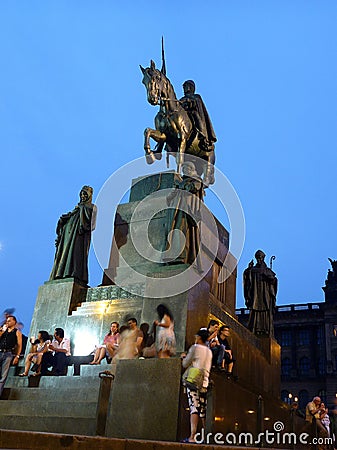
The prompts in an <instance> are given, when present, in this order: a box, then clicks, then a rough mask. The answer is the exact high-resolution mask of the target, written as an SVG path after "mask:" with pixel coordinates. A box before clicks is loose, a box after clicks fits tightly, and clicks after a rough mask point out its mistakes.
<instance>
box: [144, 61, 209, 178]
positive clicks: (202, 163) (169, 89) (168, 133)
mask: <svg viewBox="0 0 337 450" xmlns="http://www.w3.org/2000/svg"><path fill="white" fill-rule="evenodd" d="M140 68H141V70H142V73H143V75H144V77H143V84H144V85H145V87H146V90H147V99H148V102H149V103H150V104H151V105H153V106H156V105H159V112H158V114H157V115H156V117H155V129H152V128H146V129H145V131H144V136H145V141H144V149H145V156H146V161H147V162H148V164H152V163H153V162H154V161H155V159H161V157H162V150H163V148H164V144H165V145H166V148H165V149H166V151H167V152H169V154H173V156H175V158H176V162H177V172H178V173H180V171H181V166H182V164H183V162H184V161H185V158H184V154H185V153H186V154H188V155H195V156H196V157H197V158H196V159H195V161H194V164H195V168H196V171H197V173H198V176H200V177H201V176H202V175H203V184H204V185H205V186H206V187H207V186H208V185H209V184H213V183H214V162H215V154H214V142H215V141H216V137H215V134H214V131H213V127H212V124H211V121H210V118H209V116H208V113H207V111H206V108H205V105H204V104H203V102H202V99H201V97H200V96H199V95H198V94H195V93H194V89H195V86H194V83H193V85H192V84H191V82H188V84H187V85H186V90H185V96H184V97H183V98H182V100H181V101H180V100H178V99H177V96H176V94H175V92H174V88H173V86H172V84H171V82H170V80H169V79H168V78H167V77H166V68H165V61H164V59H163V66H162V69H161V70H158V69H156V66H155V63H154V62H153V61H151V64H150V67H147V68H144V67H142V66H140ZM193 86H194V88H193ZM185 108H186V110H185ZM150 138H152V139H153V140H155V141H156V142H157V146H156V148H155V150H154V151H152V150H151V146H150Z"/></svg>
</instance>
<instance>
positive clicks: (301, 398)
mask: <svg viewBox="0 0 337 450" xmlns="http://www.w3.org/2000/svg"><path fill="white" fill-rule="evenodd" d="M308 403H309V392H308V391H307V390H306V389H302V391H300V392H299V394H298V406H299V408H300V409H305V407H306V406H307V404H308Z"/></svg>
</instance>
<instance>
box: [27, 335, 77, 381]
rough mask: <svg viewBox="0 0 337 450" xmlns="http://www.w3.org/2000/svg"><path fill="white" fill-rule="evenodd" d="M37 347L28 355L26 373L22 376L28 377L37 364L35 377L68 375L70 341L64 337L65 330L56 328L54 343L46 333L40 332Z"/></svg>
mask: <svg viewBox="0 0 337 450" xmlns="http://www.w3.org/2000/svg"><path fill="white" fill-rule="evenodd" d="M36 342H37V341H35V343H36ZM35 343H34V344H35ZM36 345H37V346H36V348H35V349H34V348H33V351H32V352H31V353H29V354H28V355H27V358H26V362H25V371H24V372H23V373H22V374H20V376H22V377H24V376H27V375H28V373H29V369H30V365H31V363H34V364H36V366H35V367H36V373H35V375H56V376H59V375H66V374H67V367H68V358H69V356H70V340H69V339H68V338H65V337H64V330H63V328H55V332H54V339H53V341H52V342H50V336H49V334H48V333H47V332H46V331H39V333H38V343H37V344H36ZM49 367H52V370H51V371H49V370H48V368H49Z"/></svg>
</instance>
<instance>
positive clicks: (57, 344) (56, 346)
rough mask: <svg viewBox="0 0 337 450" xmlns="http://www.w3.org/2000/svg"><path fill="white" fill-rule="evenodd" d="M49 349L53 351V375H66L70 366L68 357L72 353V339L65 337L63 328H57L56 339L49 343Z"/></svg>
mask: <svg viewBox="0 0 337 450" xmlns="http://www.w3.org/2000/svg"><path fill="white" fill-rule="evenodd" d="M49 350H50V351H52V352H53V357H52V359H51V365H52V367H53V368H52V371H51V375H56V376H60V375H66V374H67V370H66V368H67V366H68V357H69V356H70V355H71V353H70V339H68V338H66V337H64V330H63V328H55V332H54V339H53V341H52V343H51V344H49Z"/></svg>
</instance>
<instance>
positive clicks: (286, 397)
mask: <svg viewBox="0 0 337 450" xmlns="http://www.w3.org/2000/svg"><path fill="white" fill-rule="evenodd" d="M281 400H282V402H286V403H288V401H289V391H287V390H286V389H284V390H283V391H281Z"/></svg>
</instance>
